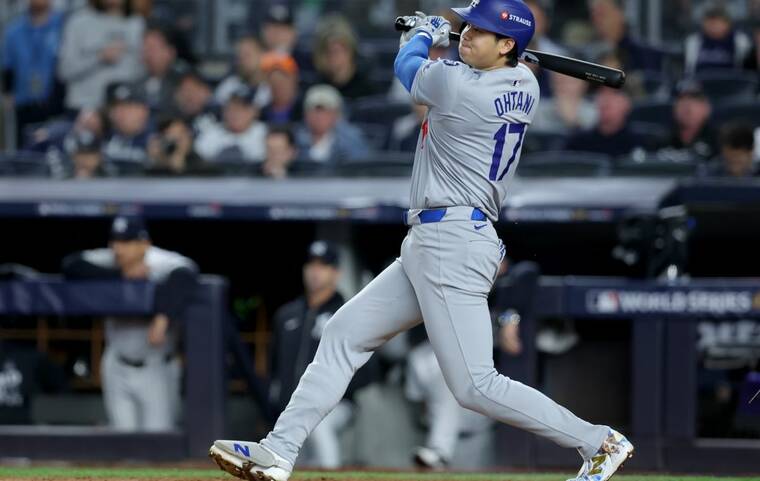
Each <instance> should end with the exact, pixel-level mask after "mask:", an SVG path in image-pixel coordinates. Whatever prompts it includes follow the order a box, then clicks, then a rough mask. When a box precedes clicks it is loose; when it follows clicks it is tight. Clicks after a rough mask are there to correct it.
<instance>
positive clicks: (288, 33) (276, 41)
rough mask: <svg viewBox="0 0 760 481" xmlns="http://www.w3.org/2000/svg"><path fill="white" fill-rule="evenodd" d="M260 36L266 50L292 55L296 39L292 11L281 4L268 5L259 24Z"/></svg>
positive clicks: (296, 33)
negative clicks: (261, 22)
mask: <svg viewBox="0 0 760 481" xmlns="http://www.w3.org/2000/svg"><path fill="white" fill-rule="evenodd" d="M261 38H262V40H263V42H264V48H265V49H266V50H267V51H270V52H272V51H274V52H279V53H282V54H287V55H292V54H293V51H294V50H295V48H296V43H297V41H298V32H297V30H296V27H295V24H294V22H293V12H292V11H291V9H290V7H288V6H287V5H283V4H274V5H270V6H269V8H267V10H266V15H264V23H263V24H262V26H261Z"/></svg>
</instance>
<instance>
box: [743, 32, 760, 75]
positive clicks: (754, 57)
mask: <svg viewBox="0 0 760 481" xmlns="http://www.w3.org/2000/svg"><path fill="white" fill-rule="evenodd" d="M744 68H745V69H746V70H752V71H754V72H757V73H758V74H760V20H756V21H755V22H754V23H753V24H752V49H751V50H750V51H749V53H748V54H747V56H746V57H745V58H744Z"/></svg>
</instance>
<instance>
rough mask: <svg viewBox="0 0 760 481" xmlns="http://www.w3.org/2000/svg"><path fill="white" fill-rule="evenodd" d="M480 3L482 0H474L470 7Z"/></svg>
mask: <svg viewBox="0 0 760 481" xmlns="http://www.w3.org/2000/svg"><path fill="white" fill-rule="evenodd" d="M479 3H480V0H472V3H470V8H475V7H477V6H478V4H479Z"/></svg>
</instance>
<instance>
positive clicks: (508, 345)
mask: <svg viewBox="0 0 760 481" xmlns="http://www.w3.org/2000/svg"><path fill="white" fill-rule="evenodd" d="M498 342H499V347H501V349H502V350H503V351H505V352H506V353H508V354H511V355H512V356H518V355H520V353H522V341H521V340H520V326H519V325H518V324H512V323H510V324H505V325H504V326H502V327H501V329H499V336H498Z"/></svg>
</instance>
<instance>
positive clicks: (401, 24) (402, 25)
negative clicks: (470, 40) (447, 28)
mask: <svg viewBox="0 0 760 481" xmlns="http://www.w3.org/2000/svg"><path fill="white" fill-rule="evenodd" d="M394 26H395V27H396V30H397V31H399V32H408V31H409V30H411V29H412V28H414V25H409V24H408V23H406V21H405V20H404V17H396V23H395V24H394ZM459 37H460V35H459V34H458V33H457V32H450V33H449V40H451V41H452V42H458V41H459Z"/></svg>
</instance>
